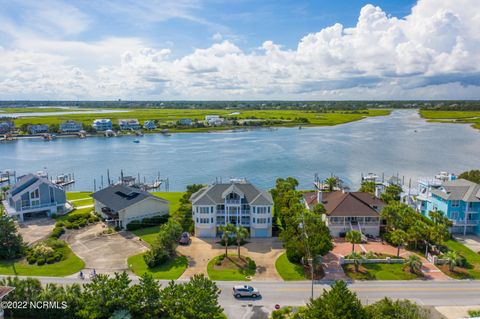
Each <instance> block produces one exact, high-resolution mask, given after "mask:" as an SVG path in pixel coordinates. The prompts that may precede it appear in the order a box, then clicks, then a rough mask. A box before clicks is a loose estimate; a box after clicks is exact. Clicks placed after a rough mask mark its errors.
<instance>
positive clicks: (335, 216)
mask: <svg viewBox="0 0 480 319" xmlns="http://www.w3.org/2000/svg"><path fill="white" fill-rule="evenodd" d="M303 201H304V203H305V206H306V207H307V208H308V209H313V207H315V205H317V204H319V203H322V204H323V206H324V207H325V210H326V213H325V214H323V215H322V219H323V220H324V221H325V223H326V225H327V226H328V229H329V230H330V234H331V235H332V236H333V237H341V236H342V235H344V234H345V233H346V232H348V231H350V230H357V231H360V232H361V233H362V234H364V235H372V236H378V235H379V234H380V210H381V209H382V207H383V206H384V203H383V202H382V201H381V200H380V199H378V198H377V197H375V196H373V195H371V194H369V193H365V192H345V191H343V190H339V191H334V192H322V191H317V192H310V193H305V194H304V196H303Z"/></svg>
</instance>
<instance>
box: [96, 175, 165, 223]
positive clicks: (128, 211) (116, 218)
mask: <svg viewBox="0 0 480 319" xmlns="http://www.w3.org/2000/svg"><path fill="white" fill-rule="evenodd" d="M90 196H92V197H93V200H94V207H95V212H96V213H97V214H99V215H101V216H102V217H103V218H105V219H106V220H107V222H109V223H111V224H114V225H115V226H119V227H121V228H125V227H126V226H127V224H128V223H130V222H131V221H133V220H142V219H143V218H150V217H153V216H160V215H167V214H168V200H166V199H163V198H160V197H157V196H154V195H152V194H150V193H149V192H145V191H143V190H140V189H138V188H134V187H130V186H126V185H121V184H118V185H110V186H108V187H106V188H104V189H101V190H99V191H97V192H95V193H93V194H91V195H90Z"/></svg>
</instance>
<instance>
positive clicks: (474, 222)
mask: <svg viewBox="0 0 480 319" xmlns="http://www.w3.org/2000/svg"><path fill="white" fill-rule="evenodd" d="M452 222H453V225H455V226H459V225H463V226H465V225H478V224H479V223H480V220H465V219H459V220H452Z"/></svg>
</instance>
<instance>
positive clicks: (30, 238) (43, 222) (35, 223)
mask: <svg viewBox="0 0 480 319" xmlns="http://www.w3.org/2000/svg"><path fill="white" fill-rule="evenodd" d="M54 227H55V220H54V219H53V218H50V217H47V218H36V219H30V220H28V221H25V222H19V223H18V227H17V228H18V232H19V233H20V235H22V237H23V241H24V242H25V243H27V244H33V243H36V242H38V241H40V240H43V239H46V238H47V237H48V236H49V235H50V233H51V232H52V230H53V228H54Z"/></svg>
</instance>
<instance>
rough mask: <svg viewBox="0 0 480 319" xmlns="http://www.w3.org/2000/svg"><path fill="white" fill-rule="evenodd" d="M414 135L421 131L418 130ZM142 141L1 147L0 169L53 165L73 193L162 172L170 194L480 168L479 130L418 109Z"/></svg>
mask: <svg viewBox="0 0 480 319" xmlns="http://www.w3.org/2000/svg"><path fill="white" fill-rule="evenodd" d="M415 130H416V132H415ZM135 138H136V137H133V136H123V137H119V138H109V139H108V138H100V137H98V138H87V139H83V140H81V139H77V138H60V139H57V140H55V141H51V142H44V141H43V140H41V139H29V140H19V141H15V142H3V143H0V170H4V169H15V170H16V171H17V172H19V173H26V172H30V171H33V172H35V171H37V170H41V169H43V168H44V167H47V170H48V172H49V173H50V175H56V174H59V173H71V172H74V173H75V177H76V180H77V182H76V183H75V185H74V187H73V189H75V190H90V189H93V179H94V178H96V180H97V185H99V184H100V176H101V175H103V176H104V179H105V180H106V170H107V168H109V169H110V175H111V176H112V177H113V176H114V177H115V178H116V177H118V176H119V175H120V170H121V169H123V171H124V173H125V174H128V175H134V176H136V175H137V173H140V175H141V176H142V179H143V176H146V178H147V181H151V180H152V179H153V178H154V177H155V176H156V175H157V174H158V172H160V174H161V175H162V177H168V178H169V180H170V190H178V191H180V190H183V189H184V187H185V185H187V184H190V183H209V182H212V181H214V180H215V177H223V179H224V180H225V179H228V178H230V177H236V178H240V177H246V178H247V179H249V180H250V181H252V182H254V183H256V184H258V185H259V186H260V187H263V188H267V187H271V186H273V185H274V182H275V179H276V178H277V177H279V176H283V177H286V176H295V177H296V178H298V179H299V181H300V183H301V187H303V188H311V187H312V182H313V178H314V174H315V173H319V175H320V176H323V177H327V176H329V175H330V174H331V173H335V174H337V175H339V176H340V177H342V178H343V179H344V180H345V181H346V182H348V183H349V184H350V185H351V186H353V187H357V186H358V184H359V182H360V174H361V173H362V172H363V173H368V172H375V173H377V174H382V173H385V175H386V176H390V175H392V174H396V173H397V172H398V173H399V174H400V176H405V178H406V179H407V180H408V178H412V180H414V181H416V179H417V178H418V177H423V176H431V175H434V174H436V173H438V172H439V171H449V172H461V171H463V170H467V169H471V168H479V167H480V132H479V131H476V130H474V129H472V128H470V127H469V126H468V125H460V124H442V123H427V122H425V121H424V120H423V119H421V118H419V116H418V115H417V112H416V111H415V110H399V111H394V112H393V113H392V115H391V116H388V117H377V118H369V119H366V120H363V121H359V122H354V123H349V124H344V125H339V126H333V127H315V128H306V129H303V130H299V129H296V128H281V129H278V130H277V131H249V132H237V133H229V132H223V133H204V134H199V133H197V134H187V133H185V134H173V135H172V136H162V135H156V134H155V135H145V136H144V137H140V138H139V139H140V141H141V142H140V143H139V144H135V143H133V140H134V139H135Z"/></svg>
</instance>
